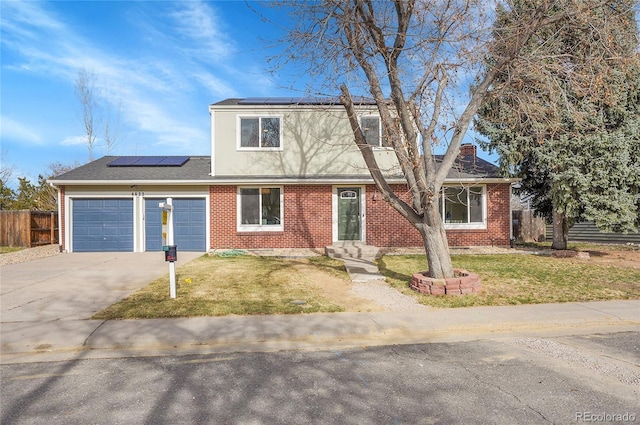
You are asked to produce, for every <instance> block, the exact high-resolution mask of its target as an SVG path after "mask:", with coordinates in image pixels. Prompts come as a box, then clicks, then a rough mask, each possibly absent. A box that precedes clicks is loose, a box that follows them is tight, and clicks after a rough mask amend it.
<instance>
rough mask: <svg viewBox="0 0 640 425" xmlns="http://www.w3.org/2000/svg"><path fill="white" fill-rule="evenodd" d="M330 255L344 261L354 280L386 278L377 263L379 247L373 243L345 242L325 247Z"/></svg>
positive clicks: (363, 280) (364, 280)
mask: <svg viewBox="0 0 640 425" xmlns="http://www.w3.org/2000/svg"><path fill="white" fill-rule="evenodd" d="M325 253H326V254H327V256H328V257H331V258H336V259H338V260H342V261H343V262H344V266H345V268H346V269H347V273H349V277H351V280H352V281H353V282H368V281H372V280H384V276H382V275H381V274H380V271H379V270H378V266H377V265H376V263H375V260H376V258H377V256H378V255H379V253H380V250H379V248H377V247H375V246H371V245H363V244H358V243H348V242H345V243H343V244H339V245H336V244H334V245H331V246H327V247H325Z"/></svg>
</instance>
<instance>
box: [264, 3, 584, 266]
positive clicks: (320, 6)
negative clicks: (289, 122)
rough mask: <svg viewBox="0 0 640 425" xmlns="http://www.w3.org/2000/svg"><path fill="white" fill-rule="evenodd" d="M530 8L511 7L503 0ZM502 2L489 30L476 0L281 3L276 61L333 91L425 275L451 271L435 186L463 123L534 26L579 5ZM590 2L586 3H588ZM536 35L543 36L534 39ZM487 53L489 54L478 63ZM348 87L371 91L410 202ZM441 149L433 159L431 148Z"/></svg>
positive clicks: (486, 13)
mask: <svg viewBox="0 0 640 425" xmlns="http://www.w3.org/2000/svg"><path fill="white" fill-rule="evenodd" d="M515 1H517V3H518V4H519V5H520V4H521V3H524V6H519V7H518V9H517V10H522V7H524V8H526V9H527V10H528V11H530V13H526V14H519V13H516V12H515V10H516V9H515V8H514V7H513V4H512V3H513V2H515ZM555 3H557V1H551V0H538V1H533V0H531V1H529V0H522V1H520V0H506V1H504V2H501V3H500V4H501V7H504V8H505V9H506V10H511V11H513V20H512V21H510V26H509V28H504V29H503V30H502V31H499V32H496V31H494V30H493V28H492V25H491V23H492V21H493V19H494V17H495V10H494V9H493V8H492V7H491V5H488V4H487V2H486V1H480V0H452V1H420V0H394V1H388V2H387V1H385V2H382V1H375V0H326V1H323V2H306V1H286V2H282V3H280V4H278V6H286V7H288V8H290V9H289V10H292V11H293V16H294V18H295V27H294V28H290V29H289V30H288V32H287V35H286V36H285V38H284V40H282V41H284V42H285V43H286V45H287V46H288V47H287V49H286V50H285V52H284V53H283V54H281V55H279V56H278V58H275V59H276V66H284V65H286V64H288V63H289V62H292V61H294V62H295V63H296V65H298V66H300V65H302V66H303V67H304V72H305V73H306V75H308V76H310V78H311V79H312V80H313V81H314V83H317V82H318V81H319V80H323V81H324V82H325V87H324V88H325V90H326V89H329V90H330V91H332V92H334V93H335V90H336V89H338V87H339V90H340V93H341V97H340V100H341V103H342V104H343V105H344V107H345V110H346V112H347V114H348V117H349V121H350V124H351V127H352V130H353V134H354V139H355V143H356V144H357V146H358V148H359V149H360V152H361V153H362V155H363V158H364V161H365V163H366V165H367V167H368V168H369V171H370V174H371V176H372V178H373V181H374V182H375V185H376V186H377V188H378V190H379V191H380V193H381V196H382V198H383V199H385V200H386V201H387V202H389V203H390V204H391V205H392V206H393V208H395V210H397V211H398V212H399V213H400V214H401V215H402V216H403V217H405V218H406V219H407V220H408V221H409V222H410V223H411V224H412V225H413V226H414V227H415V228H416V229H417V230H418V231H419V232H420V234H421V235H422V239H423V241H424V247H425V251H426V253H427V262H428V265H429V274H430V276H431V277H434V278H444V277H450V276H453V267H452V264H451V258H450V255H449V248H448V243H447V236H446V233H445V229H444V225H443V220H442V217H441V216H440V211H439V208H438V201H439V198H440V196H441V189H442V185H443V183H444V180H445V178H446V177H447V174H448V173H449V170H450V169H451V168H452V167H453V165H454V163H455V160H456V158H457V156H458V154H459V152H460V145H461V143H462V141H463V139H464V137H465V134H466V132H467V129H468V127H469V125H470V123H471V121H472V119H473V117H474V115H475V114H476V112H477V110H478V108H479V106H480V105H481V103H482V102H483V100H484V98H485V97H486V96H487V94H488V93H489V92H491V91H492V90H499V89H500V88H499V87H493V83H494V80H495V78H496V76H497V75H498V74H499V73H500V72H501V71H502V70H503V69H505V67H506V66H507V65H508V64H510V63H511V62H513V61H514V59H516V58H518V57H519V56H520V55H521V50H522V47H523V45H525V44H526V43H527V42H528V40H529V39H530V38H531V37H532V36H533V35H534V34H536V33H538V32H539V31H540V29H541V28H543V27H545V26H548V25H549V24H551V23H553V22H558V21H561V20H563V19H567V18H568V17H569V16H571V15H572V14H576V13H581V12H582V11H583V8H584V7H585V6H584V3H582V4H583V5H582V6H580V5H579V3H578V2H576V3H572V2H571V0H566V3H567V4H566V8H564V9H562V8H561V9H560V11H559V12H554V10H557V9H552V7H551V6H552V5H553V4H555ZM589 7H593V5H592V4H591V5H589ZM543 42H544V40H543ZM489 52H491V56H492V58H493V62H492V63H491V64H490V66H486V63H483V59H484V57H485V56H486V55H487V54H488V53H489ZM356 95H367V96H370V97H373V99H374V100H375V103H376V105H377V109H378V112H379V114H380V117H381V122H382V126H383V134H384V137H385V138H386V139H387V140H388V141H389V143H390V145H391V146H392V147H393V149H394V151H395V154H396V157H397V159H398V163H399V165H400V167H401V169H402V172H403V174H404V177H405V179H406V181H407V190H408V192H409V194H410V200H409V201H405V200H404V197H403V196H402V195H403V194H401V193H396V192H395V191H394V189H393V187H392V186H391V185H390V184H388V182H387V180H386V176H385V174H384V173H383V171H381V170H380V167H379V166H378V164H377V163H376V158H375V156H374V154H373V152H372V148H371V146H370V145H369V144H367V143H366V140H365V137H364V133H363V129H362V128H361V126H360V123H359V120H358V119H357V100H355V101H354V99H355V96H356ZM437 146H439V147H440V148H442V149H446V150H445V153H444V155H443V156H442V157H441V158H439V157H437V156H436V154H435V152H436V151H435V149H434V148H435V147H437Z"/></svg>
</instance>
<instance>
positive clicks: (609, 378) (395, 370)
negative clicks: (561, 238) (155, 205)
mask: <svg viewBox="0 0 640 425" xmlns="http://www.w3.org/2000/svg"><path fill="white" fill-rule="evenodd" d="M638 336H639V335H638V333H633V332H623V333H614V334H598V335H587V336H575V337H555V338H527V337H524V338H520V337H509V338H502V339H497V340H486V339H484V340H476V341H463V342H456V343H432V344H413V345H391V346H381V347H360V348H352V349H334V350H323V351H283V352H274V353H224V354H210V355H187V356H163V357H138V358H122V359H91V360H83V359H82V354H81V353H80V354H79V356H78V358H77V359H76V360H74V361H65V362H47V363H23V364H11V365H4V366H2V367H1V369H0V370H1V371H2V405H1V407H2V416H1V418H0V419H1V420H0V422H1V423H3V424H15V425H20V424H29V425H33V424H47V425H55V424H153V425H157V424H505V425H506V424H508V425H512V424H570V423H581V422H599V423H633V422H637V421H640V406H639V403H638V400H639V399H640V398H639V397H640V392H639V385H640V374H639V370H640V369H639V365H640V347H639V345H638V341H639V340H640V339H639V338H638Z"/></svg>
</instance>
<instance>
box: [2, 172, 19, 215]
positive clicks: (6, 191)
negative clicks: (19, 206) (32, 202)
mask: <svg viewBox="0 0 640 425" xmlns="http://www.w3.org/2000/svg"><path fill="white" fill-rule="evenodd" d="M15 199H16V193H15V192H14V191H13V189H11V188H10V187H9V186H7V184H6V182H5V180H4V179H2V178H0V210H10V209H13V203H14V202H15Z"/></svg>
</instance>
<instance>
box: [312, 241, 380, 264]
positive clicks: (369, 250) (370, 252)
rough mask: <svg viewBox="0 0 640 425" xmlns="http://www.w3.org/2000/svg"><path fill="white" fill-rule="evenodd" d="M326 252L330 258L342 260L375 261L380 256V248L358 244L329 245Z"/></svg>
mask: <svg viewBox="0 0 640 425" xmlns="http://www.w3.org/2000/svg"><path fill="white" fill-rule="evenodd" d="M324 251H325V254H327V256H328V257H331V258H338V259H340V260H342V259H345V258H363V259H367V260H370V261H373V260H375V259H376V258H377V257H378V255H379V254H380V249H379V248H378V247H376V246H372V245H364V244H360V243H357V242H343V243H339V244H333V245H329V246H327V247H325V248H324Z"/></svg>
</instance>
